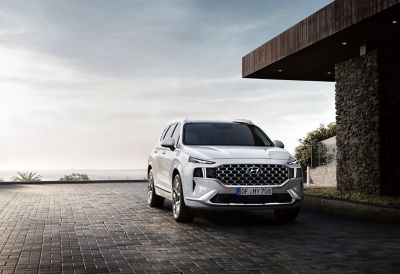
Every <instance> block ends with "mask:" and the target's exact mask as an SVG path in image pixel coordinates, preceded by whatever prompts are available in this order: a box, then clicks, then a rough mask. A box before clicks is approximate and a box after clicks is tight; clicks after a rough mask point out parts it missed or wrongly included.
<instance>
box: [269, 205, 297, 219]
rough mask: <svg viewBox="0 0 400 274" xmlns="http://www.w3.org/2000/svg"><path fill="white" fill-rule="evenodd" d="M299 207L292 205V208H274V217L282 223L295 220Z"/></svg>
mask: <svg viewBox="0 0 400 274" xmlns="http://www.w3.org/2000/svg"><path fill="white" fill-rule="evenodd" d="M299 212H300V207H293V208H282V209H275V210H274V213H275V217H276V218H277V219H278V221H280V222H283V223H289V222H293V221H294V220H296V218H297V216H298V215H299Z"/></svg>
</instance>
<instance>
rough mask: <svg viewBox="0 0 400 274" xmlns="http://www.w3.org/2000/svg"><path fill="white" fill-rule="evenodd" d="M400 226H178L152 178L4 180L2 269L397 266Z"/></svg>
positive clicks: (237, 218)
mask: <svg viewBox="0 0 400 274" xmlns="http://www.w3.org/2000/svg"><path fill="white" fill-rule="evenodd" d="M399 261H400V226H399V225H398V224H397V225H395V224H388V223H386V224H384V223H382V224H380V223H373V222H369V221H363V220H358V219H352V218H349V217H338V216H333V215H327V214H322V213H318V212H313V211H306V210H304V211H302V212H301V214H300V216H299V219H298V221H297V222H296V223H293V224H286V225H282V224H278V223H277V222H276V221H275V219H274V216H273V214H271V213H270V212H268V211H250V212H235V211H225V212H200V213H199V214H198V216H197V217H196V219H195V221H194V222H193V223H190V224H181V223H176V222H175V221H174V220H173V218H172V213H171V204H170V203H169V202H165V204H164V207H163V208H160V209H155V208H150V207H148V206H147V203H146V185H145V184H143V183H132V184H129V183H121V184H115V183H114V184H54V185H48V184H43V185H40V184H39V185H0V272H1V273H149V272H150V273H153V272H159V273H177V272H178V273H179V272H180V273H224V272H230V273H310V272H323V273H337V272H340V273H363V272H370V273H376V272H378V273H384V272H389V273H399V272H400V263H399Z"/></svg>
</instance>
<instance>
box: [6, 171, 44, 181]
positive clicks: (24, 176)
mask: <svg viewBox="0 0 400 274" xmlns="http://www.w3.org/2000/svg"><path fill="white" fill-rule="evenodd" d="M12 180H13V181H14V182H39V181H41V180H42V176H40V175H39V174H37V173H36V172H28V171H25V172H17V176H15V177H13V178H12Z"/></svg>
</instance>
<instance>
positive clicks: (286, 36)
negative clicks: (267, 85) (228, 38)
mask: <svg viewBox="0 0 400 274" xmlns="http://www.w3.org/2000/svg"><path fill="white" fill-rule="evenodd" d="M399 30H400V0H336V1H335V2H332V3H331V4H329V5H327V6H326V7H324V8H322V9H321V10H319V11H317V12H316V13H314V14H312V15H311V16H309V17H307V18H306V19H304V20H303V21H301V22H299V23H297V24H296V25H294V26H293V27H291V28H289V29H288V30H286V31H285V32H283V33H281V34H280V35H278V36H276V37H275V38H273V39H272V40H270V41H268V42H266V43H265V44H263V45H262V46H260V47H258V48H257V49H255V50H254V51H252V52H250V53H249V54H247V55H246V56H244V57H243V59H242V75H243V77H245V78H261V79H285V80H312V81H334V79H335V78H334V65H335V64H336V63H338V62H340V61H343V60H346V59H348V58H351V57H355V56H359V55H360V46H361V45H366V49H367V50H371V49H374V48H377V47H380V46H381V45H390V44H394V43H395V44H397V43H398V41H399V40H400V31H399Z"/></svg>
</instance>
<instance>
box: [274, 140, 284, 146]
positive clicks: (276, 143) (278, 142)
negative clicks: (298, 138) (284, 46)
mask: <svg viewBox="0 0 400 274" xmlns="http://www.w3.org/2000/svg"><path fill="white" fill-rule="evenodd" d="M274 145H275V146H276V147H280V148H285V145H284V144H283V143H282V142H281V141H279V140H274Z"/></svg>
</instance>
